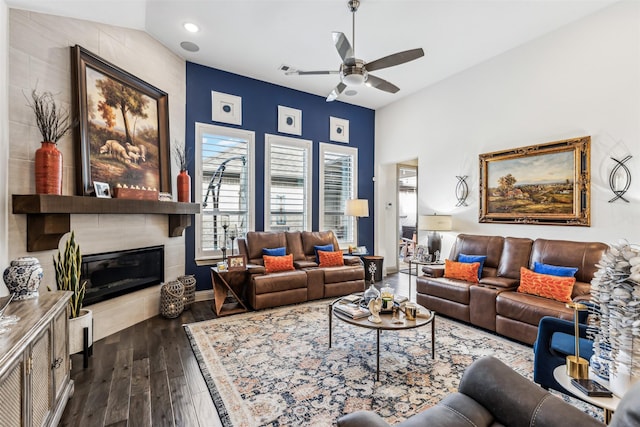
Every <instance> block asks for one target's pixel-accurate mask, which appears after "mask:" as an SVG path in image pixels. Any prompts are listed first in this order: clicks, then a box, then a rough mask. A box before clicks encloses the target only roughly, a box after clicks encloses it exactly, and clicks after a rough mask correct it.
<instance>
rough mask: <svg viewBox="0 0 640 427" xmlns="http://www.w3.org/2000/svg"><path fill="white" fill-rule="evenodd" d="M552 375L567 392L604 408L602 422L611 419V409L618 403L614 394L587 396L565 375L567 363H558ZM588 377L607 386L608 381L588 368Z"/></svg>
mask: <svg viewBox="0 0 640 427" xmlns="http://www.w3.org/2000/svg"><path fill="white" fill-rule="evenodd" d="M553 377H554V378H555V379H556V381H558V383H559V384H560V385H561V386H562V387H564V388H566V389H567V390H568V391H569V392H571V393H573V395H574V396H576V397H577V398H578V399H580V400H584V401H585V402H587V403H590V404H592V405H594V406H597V407H598V408H602V409H603V410H604V422H605V424H609V422H610V421H611V416H612V415H613V411H615V410H616V408H617V407H618V404H619V403H620V398H619V397H618V396H616V395H613V396H612V397H593V396H587V395H586V394H584V393H583V392H581V391H580V390H579V389H578V388H577V387H575V386H574V385H573V384H571V377H570V376H569V375H567V365H560V366H558V367H557V368H556V369H554V370H553ZM589 378H590V379H592V380H594V381H596V382H598V383H600V384H601V385H603V386H605V387H607V388H609V381H605V380H602V379H600V378H598V377H597V376H596V375H595V374H594V373H593V372H591V370H589Z"/></svg>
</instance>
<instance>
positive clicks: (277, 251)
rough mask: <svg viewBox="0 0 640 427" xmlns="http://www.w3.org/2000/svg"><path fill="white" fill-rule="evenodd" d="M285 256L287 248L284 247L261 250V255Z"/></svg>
mask: <svg viewBox="0 0 640 427" xmlns="http://www.w3.org/2000/svg"><path fill="white" fill-rule="evenodd" d="M286 254H287V248H285V247H284V246H283V247H281V248H262V255H269V256H285V255H286Z"/></svg>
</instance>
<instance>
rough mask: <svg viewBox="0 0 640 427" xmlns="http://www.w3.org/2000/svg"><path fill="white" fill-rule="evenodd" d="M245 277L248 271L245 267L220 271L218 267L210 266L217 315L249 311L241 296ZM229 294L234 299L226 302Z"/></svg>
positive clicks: (243, 291) (244, 288) (244, 285)
mask: <svg viewBox="0 0 640 427" xmlns="http://www.w3.org/2000/svg"><path fill="white" fill-rule="evenodd" d="M247 277H248V271H247V270H246V269H244V270H232V271H229V270H223V271H220V270H218V267H211V283H212V285H213V298H214V309H215V312H216V315H217V316H220V317H222V316H228V315H230V314H236V313H244V312H246V311H249V309H248V308H247V306H246V304H245V302H244V298H243V297H244V294H245V290H246V285H247ZM229 296H230V297H231V298H232V299H233V300H235V301H230V302H226V300H227V298H228V297H229Z"/></svg>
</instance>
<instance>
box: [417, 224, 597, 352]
mask: <svg viewBox="0 0 640 427" xmlns="http://www.w3.org/2000/svg"><path fill="white" fill-rule="evenodd" d="M607 248H608V246H607V245H606V244H604V243H600V242H574V241H567V240H546V239H537V240H531V239H526V238H516V237H500V236H478V235H470V234H460V235H458V236H457V238H456V242H455V244H454V246H453V248H452V249H451V253H450V255H449V259H451V260H457V259H458V255H459V254H461V253H462V254H466V255H486V256H487V259H486V261H485V264H484V268H483V270H482V278H481V279H480V283H470V282H465V281H462V280H456V279H447V278H444V277H443V274H444V270H443V269H442V268H434V267H431V266H425V267H424V268H423V271H424V273H425V276H421V277H418V278H417V280H416V283H417V284H416V301H417V302H418V304H421V305H423V306H425V307H427V308H429V309H432V310H435V311H436V312H437V313H441V314H444V315H446V316H449V317H453V318H455V319H458V320H462V321H464V322H467V323H471V324H473V325H476V326H480V327H482V328H485V329H488V330H490V331H495V332H497V333H499V334H501V335H504V336H507V337H509V338H513V339H515V340H518V341H521V342H524V343H527V344H533V343H534V342H535V340H536V336H537V332H538V323H539V322H540V319H541V318H542V317H544V316H554V317H559V318H563V319H567V320H572V319H573V311H572V310H570V309H569V308H567V307H566V304H565V303H563V302H559V301H555V300H552V299H548V298H543V297H539V296H535V295H529V294H525V293H520V292H517V288H518V285H519V282H520V267H526V268H529V269H533V263H534V262H536V261H537V262H541V263H544V264H552V265H558V266H566V267H577V268H578V271H577V273H576V274H575V277H576V283H575V285H574V287H573V293H572V298H573V299H584V300H588V299H589V297H590V295H589V292H590V289H591V285H590V283H591V279H592V278H593V274H594V273H595V272H596V270H597V268H596V266H595V264H596V263H597V262H598V261H599V260H600V258H601V256H602V254H603V252H604V251H605V250H606V249H607ZM429 276H431V277H429Z"/></svg>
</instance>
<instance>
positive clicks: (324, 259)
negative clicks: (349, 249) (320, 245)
mask: <svg viewBox="0 0 640 427" xmlns="http://www.w3.org/2000/svg"><path fill="white" fill-rule="evenodd" d="M318 258H320V265H319V266H320V267H339V266H341V265H344V260H343V259H342V258H343V257H342V251H335V252H327V251H318Z"/></svg>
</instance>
